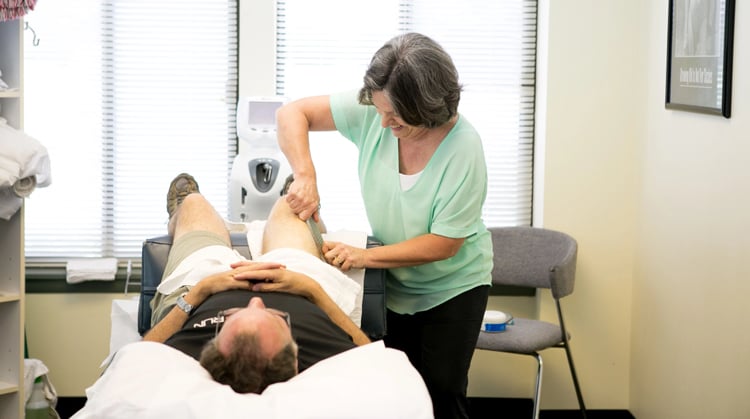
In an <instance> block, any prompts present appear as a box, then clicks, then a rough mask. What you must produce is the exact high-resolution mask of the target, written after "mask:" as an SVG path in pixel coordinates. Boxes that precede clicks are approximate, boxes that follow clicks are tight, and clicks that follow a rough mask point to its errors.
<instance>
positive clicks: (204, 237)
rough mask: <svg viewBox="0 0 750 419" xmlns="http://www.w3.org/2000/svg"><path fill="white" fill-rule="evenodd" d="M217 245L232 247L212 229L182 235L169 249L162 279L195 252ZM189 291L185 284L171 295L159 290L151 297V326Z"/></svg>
mask: <svg viewBox="0 0 750 419" xmlns="http://www.w3.org/2000/svg"><path fill="white" fill-rule="evenodd" d="M216 245H218V246H230V247H231V243H227V242H226V241H225V239H224V238H223V237H222V236H220V235H218V234H216V233H212V232H210V231H192V232H190V233H187V234H185V235H184V236H182V237H180V239H179V240H177V241H175V242H174V243H173V244H172V248H171V249H169V256H168V257H167V266H165V267H164V274H163V275H162V277H161V279H162V280H164V278H166V277H168V276H169V275H170V274H172V272H174V270H175V269H176V268H177V266H179V264H180V263H182V261H183V260H185V258H187V257H188V256H190V255H192V254H193V253H194V252H196V251H198V250H200V249H202V248H204V247H208V246H216ZM188 291H190V287H189V286H185V285H183V286H181V287H179V288H177V289H176V290H174V292H172V293H170V294H169V295H165V294H162V293H160V292H158V291H157V292H156V294H154V298H152V299H151V326H152V327H153V326H154V325H155V324H156V323H159V321H160V320H161V319H163V318H164V316H166V315H167V313H169V312H170V311H171V310H172V308H173V307H174V306H175V305H177V299H178V298H179V297H180V295H182V294H183V293H185V292H188Z"/></svg>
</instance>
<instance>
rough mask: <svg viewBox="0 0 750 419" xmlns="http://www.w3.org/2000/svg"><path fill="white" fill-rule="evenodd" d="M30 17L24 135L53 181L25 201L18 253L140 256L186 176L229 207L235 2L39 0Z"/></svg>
mask: <svg viewBox="0 0 750 419" xmlns="http://www.w3.org/2000/svg"><path fill="white" fill-rule="evenodd" d="M27 21H28V22H29V23H30V24H31V25H32V26H33V27H34V28H35V30H36V32H37V34H38V35H39V38H40V42H39V45H38V46H31V45H29V44H27V45H26V46H25V48H24V54H25V59H24V70H25V76H24V85H25V89H24V101H25V110H24V120H25V131H26V132H27V133H28V134H29V135H32V136H33V137H34V138H36V139H38V140H39V141H41V142H42V143H43V144H44V145H45V146H46V147H47V148H48V150H49V153H50V158H51V163H52V185H50V187H49V188H44V189H40V190H38V191H36V192H35V193H34V194H33V196H32V197H30V198H29V199H27V201H26V227H25V230H26V243H25V244H26V256H27V258H28V259H29V260H31V261H34V260H35V259H39V258H43V259H45V260H47V259H55V258H67V257H107V256H115V257H120V258H138V257H140V252H141V244H142V242H143V240H144V239H145V238H147V237H153V236H157V235H161V234H166V231H167V230H166V228H167V213H166V192H167V188H168V185H169V182H170V181H171V180H172V178H173V177H174V176H175V175H177V174H178V173H180V172H183V171H184V172H189V173H191V174H193V175H194V176H195V177H196V179H197V180H198V183H199V185H200V187H201V190H202V191H203V192H204V193H205V195H206V196H207V197H208V199H209V200H210V201H211V202H212V203H214V205H215V206H216V207H217V209H218V210H219V211H220V212H222V213H224V214H226V208H227V202H228V200H227V179H228V176H229V172H230V168H231V162H232V158H233V157H234V155H235V154H236V147H237V145H236V133H235V109H236V103H237V30H238V28H237V25H238V21H237V2H236V1H231V0H229V1H208V2H207V1H204V0H163V1H159V2H152V1H148V0H132V1H127V2H124V1H116V0H108V1H102V0H79V1H76V2H54V1H52V2H46V3H45V4H44V5H40V6H39V7H37V9H36V10H35V11H34V13H33V14H30V15H29V16H28V18H27Z"/></svg>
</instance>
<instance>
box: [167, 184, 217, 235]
mask: <svg viewBox="0 0 750 419" xmlns="http://www.w3.org/2000/svg"><path fill="white" fill-rule="evenodd" d="M168 231H169V234H170V235H171V236H172V239H173V240H174V241H176V240H177V239H179V238H180V237H182V236H184V235H185V234H187V233H189V232H191V231H210V232H213V233H216V234H218V235H219V236H221V237H222V238H224V240H225V241H226V243H227V245H230V243H231V241H230V239H229V231H228V230H227V228H226V225H225V224H224V219H223V218H221V216H220V215H219V213H218V212H216V209H214V207H213V205H211V203H209V202H208V200H206V198H205V197H204V196H203V195H202V194H200V193H191V194H190V195H188V196H186V197H185V198H184V200H183V201H182V203H181V204H180V205H179V206H178V207H177V210H176V211H175V213H174V215H173V216H172V218H171V219H170V220H169V226H168Z"/></svg>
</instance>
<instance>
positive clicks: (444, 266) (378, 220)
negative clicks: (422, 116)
mask: <svg viewBox="0 0 750 419" xmlns="http://www.w3.org/2000/svg"><path fill="white" fill-rule="evenodd" d="M331 111H332V113H333V119H334V122H335V124H336V129H337V130H338V131H339V132H340V133H341V134H342V135H343V136H344V137H346V138H348V139H349V140H350V141H352V142H353V143H354V144H355V145H356V146H357V148H358V149H359V162H358V170H359V179H360V187H361V192H362V196H363V199H364V204H365V209H366V211H367V218H368V220H369V222H370V226H371V228H372V233H373V235H374V236H375V237H376V238H377V239H379V240H380V241H382V242H383V243H384V244H395V243H399V242H402V241H404V240H408V239H411V238H414V237H417V236H420V235H423V234H428V233H433V234H437V235H441V236H445V237H451V238H464V239H465V241H464V244H463V246H461V249H460V250H459V251H458V253H457V254H456V255H455V256H453V257H451V258H449V259H445V260H440V261H436V262H430V263H426V264H423V265H419V266H413V267H405V268H394V269H390V272H391V274H392V277H389V279H388V282H387V284H386V296H387V305H388V308H389V309H391V310H393V311H395V312H397V313H401V314H413V313H416V312H419V311H424V310H427V309H430V308H432V307H435V306H437V305H439V304H441V303H443V302H445V301H447V300H449V299H451V298H453V297H455V296H457V295H459V294H461V293H463V292H465V291H468V290H469V289H472V288H475V287H477V286H479V285H487V284H490V282H491V280H490V272H491V271H492V242H491V239H490V234H489V232H488V231H487V228H486V227H485V226H484V223H483V222H482V218H481V215H482V205H483V204H484V200H485V197H486V195H487V167H486V164H485V160H484V151H483V148H482V141H481V139H480V137H479V134H478V133H477V131H476V130H475V129H474V127H473V126H472V125H471V124H470V123H469V121H467V120H466V118H464V117H463V116H462V115H460V116H459V119H458V122H457V123H456V125H455V126H454V127H453V128H452V130H451V131H450V132H449V133H448V135H447V136H446V137H445V139H444V140H443V142H442V143H441V144H440V145H439V146H438V148H437V150H436V151H435V154H434V155H433V156H432V158H431V159H430V161H429V162H428V163H427V166H426V167H425V168H424V171H423V172H422V174H421V175H420V177H419V179H418V180H417V182H416V183H415V184H414V185H413V186H412V187H411V188H409V189H407V190H402V189H401V183H400V178H399V170H398V167H399V159H398V139H397V138H395V137H394V136H393V134H392V133H391V130H390V129H389V128H383V127H381V126H380V122H381V119H380V116H379V115H378V113H377V112H376V110H375V107H374V106H363V105H360V104H359V103H358V102H357V92H343V93H338V94H334V95H332V96H331Z"/></svg>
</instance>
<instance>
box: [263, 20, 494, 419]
mask: <svg viewBox="0 0 750 419" xmlns="http://www.w3.org/2000/svg"><path fill="white" fill-rule="evenodd" d="M460 97H461V84H460V83H459V81H458V72H457V71H456V68H455V66H454V64H453V61H452V59H451V57H450V56H449V55H448V54H447V53H446V52H445V50H444V49H443V48H442V47H441V46H440V45H439V44H437V43H436V42H435V41H433V40H432V39H430V38H429V37H427V36H424V35H421V34H417V33H407V34H403V35H400V36H397V37H395V38H393V39H391V40H390V41H388V42H387V43H386V44H385V45H384V46H383V47H381V48H380V49H379V50H378V51H377V52H376V53H375V55H374V56H373V58H372V61H371V62H370V66H369V68H368V69H367V71H366V73H365V76H364V86H363V87H362V88H361V89H360V90H359V91H358V92H344V93H337V94H332V95H330V96H316V97H308V98H304V99H300V100H296V101H293V102H290V103H288V104H286V105H284V106H283V107H281V108H280V109H279V110H278V112H277V115H276V116H277V126H278V127H277V128H278V141H279V144H280V146H281V149H282V151H283V152H284V154H285V155H286V157H287V159H288V160H289V163H290V165H291V167H292V170H293V176H294V181H293V182H292V183H291V185H289V190H288V193H287V197H286V199H287V202H288V203H289V205H290V207H291V209H292V210H293V211H294V212H295V213H296V214H297V215H299V217H300V218H302V219H303V220H306V219H308V218H309V217H314V218H316V219H317V218H318V210H319V208H320V207H319V204H320V197H319V195H318V188H317V179H316V172H315V166H314V165H313V161H312V157H311V155H310V146H309V132H310V131H326V130H327V131H332V130H337V131H338V132H339V133H341V134H342V135H343V136H344V137H346V138H347V139H349V140H350V141H352V142H353V143H354V144H355V145H356V146H357V148H358V150H359V165H358V167H359V168H358V170H359V178H360V183H361V190H362V194H363V198H364V203H365V208H366V210H367V216H368V220H369V223H370V226H371V227H372V232H373V235H374V236H375V237H377V238H378V239H379V240H381V241H382V242H383V243H384V245H383V246H380V247H376V248H370V249H359V248H354V247H351V246H347V245H345V244H342V243H334V242H326V243H325V244H324V249H323V250H324V256H325V258H326V260H327V261H328V262H329V263H331V264H332V265H334V266H336V267H339V268H340V269H341V270H344V271H346V270H349V269H351V268H385V269H388V270H389V273H390V275H389V276H388V283H387V292H386V297H387V306H388V318H387V325H388V334H387V336H386V337H385V343H386V344H387V345H388V346H390V347H394V348H397V349H400V350H402V351H404V352H405V353H406V354H407V355H408V357H409V360H410V361H411V362H412V364H414V366H415V367H416V368H417V370H419V371H420V373H421V374H422V377H423V379H424V380H425V383H426V384H427V388H428V389H429V391H430V395H431V397H432V401H433V407H434V411H435V417H436V418H468V401H467V398H466V388H467V384H468V370H469V366H470V364H471V358H472V355H473V353H474V346H475V344H476V340H477V336H478V335H479V329H480V326H481V322H482V318H483V315H484V310H485V308H486V304H487V298H488V292H489V284H490V282H491V279H490V272H491V270H492V243H491V240H490V235H489V233H488V231H487V229H486V227H485V226H484V223H483V222H482V219H481V212H482V206H483V204H484V200H485V196H486V194H487V168H486V164H485V159H484V151H483V149H482V142H481V139H480V137H479V134H478V133H477V131H476V130H475V129H474V127H473V126H472V125H471V124H470V123H469V121H468V120H467V119H466V118H465V117H464V116H463V115H461V114H459V113H458V104H459V100H460Z"/></svg>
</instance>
